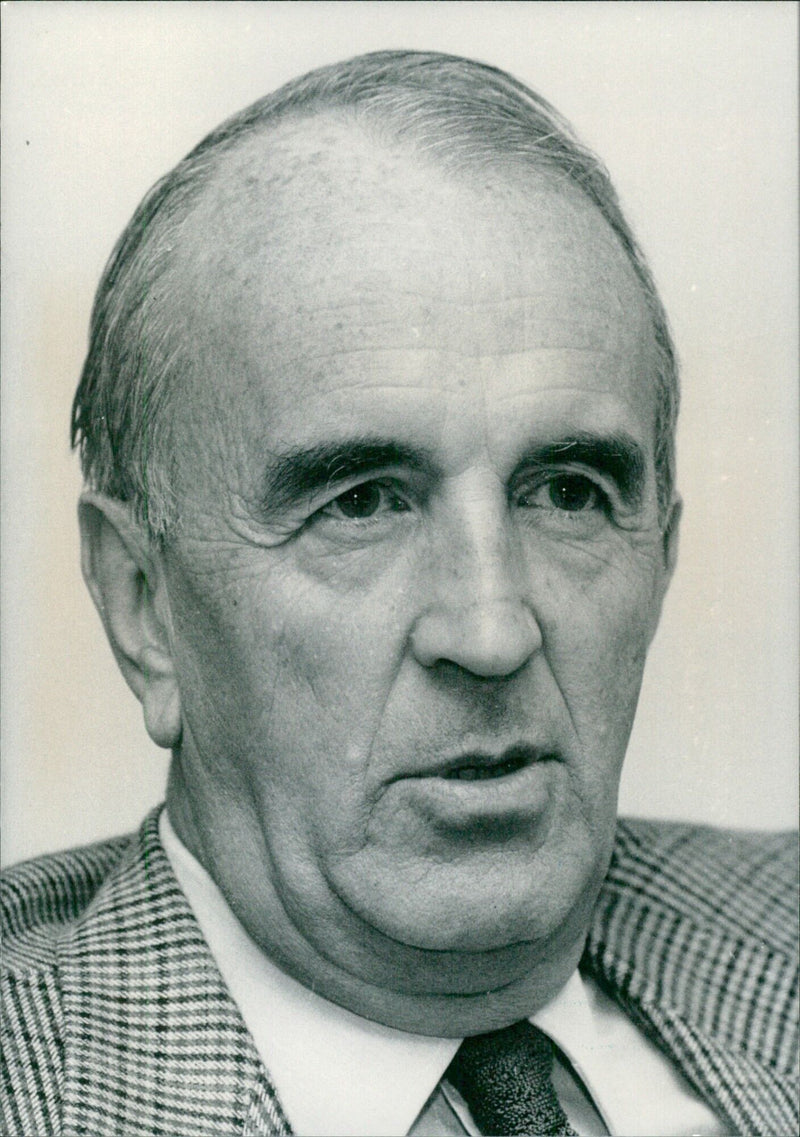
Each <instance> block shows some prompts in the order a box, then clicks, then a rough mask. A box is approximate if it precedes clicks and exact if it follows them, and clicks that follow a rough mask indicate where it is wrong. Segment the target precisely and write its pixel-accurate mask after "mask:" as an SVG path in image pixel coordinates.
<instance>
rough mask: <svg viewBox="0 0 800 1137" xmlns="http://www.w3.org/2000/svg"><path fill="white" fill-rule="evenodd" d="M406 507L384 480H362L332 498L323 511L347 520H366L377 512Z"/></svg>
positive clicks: (400, 509) (400, 510) (393, 510)
mask: <svg viewBox="0 0 800 1137" xmlns="http://www.w3.org/2000/svg"><path fill="white" fill-rule="evenodd" d="M406 508H407V506H406V504H405V502H403V500H402V499H401V498H399V497H398V496H397V494H396V493H393V492H392V488H391V486H389V485H387V484H386V483H385V482H374V481H373V482H362V483H361V484H360V485H357V486H353V488H352V489H349V490H346V491H345V492H344V493H342V494H339V496H338V497H337V498H334V499H333V501H331V502H330V503H329V504H328V505H326V506H325V508H324V509H323V510H322V512H323V513H325V514H327V515H328V516H333V517H345V518H347V519H348V520H349V521H367V520H368V519H369V518H370V517H374V516H375V514H376V513H379V512H390V513H399V512H402V511H404V510H405V509H406Z"/></svg>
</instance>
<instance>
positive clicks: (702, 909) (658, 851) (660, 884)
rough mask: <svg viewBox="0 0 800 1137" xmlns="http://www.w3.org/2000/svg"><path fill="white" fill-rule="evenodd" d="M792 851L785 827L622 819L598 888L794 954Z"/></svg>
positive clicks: (794, 841)
mask: <svg viewBox="0 0 800 1137" xmlns="http://www.w3.org/2000/svg"><path fill="white" fill-rule="evenodd" d="M798 849H799V846H798V835H797V834H796V833H792V832H788V833H749V832H741V831H737V830H727V829H715V828H712V827H710V826H699V825H688V824H682V823H676V822H656V821H638V820H637V821H633V820H624V821H620V823H619V825H618V829H617V839H616V843H615V848H614V855H613V857H612V861H611V865H610V868H609V872H608V877H607V880H606V885H605V889H604V891H605V895H606V897H608V898H611V899H612V901H613V900H614V899H618V898H619V897H620V896H621V895H622V894H623V893H625V894H629V893H631V892H633V893H635V895H636V899H637V903H638V905H639V906H640V907H647V908H650V909H658V910H659V911H661V912H663V913H664V914H665V916H666V915H668V914H670V913H671V914H673V915H674V916H675V917H680V918H682V919H685V920H689V921H691V922H693V923H695V924H700V925H703V924H709V925H710V926H713V928H714V929H715V930H716V932H717V933H718V934H725V933H727V934H728V935H730V936H732V937H734V938H738V939H751V938H752V939H755V940H758V941H760V942H761V943H762V944H763V945H764V947H765V948H768V949H769V950H771V951H774V952H778V953H786V954H788V955H794V954H795V953H796V949H797V908H798V866H799V865H800V858H799V856H798Z"/></svg>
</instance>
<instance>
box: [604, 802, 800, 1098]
mask: <svg viewBox="0 0 800 1137" xmlns="http://www.w3.org/2000/svg"><path fill="white" fill-rule="evenodd" d="M797 878H798V840H797V836H796V835H794V834H786V833H784V834H766V833H740V832H735V831H726V830H719V829H712V828H707V827H703V826H694V825H683V824H673V823H658V822H650V821H622V822H620V824H619V826H618V831H617V839H616V843H615V848H614V854H613V857H612V860H611V865H610V867H609V871H608V875H607V877H606V880H605V882H604V885H603V887H602V889H601V892H600V896H599V899H598V903H597V908H596V911H595V916H594V920H593V924H592V928H591V931H590V935H589V939H588V941H587V955H586V963H587V966H588V967H589V969H590V971H592V972H593V973H594V974H595V975H596V976H597V977H598V978H599V979H600V981H601V982H602V983H604V984H605V985H606V986H607V988H608V990H609V991H610V993H612V994H613V995H614V997H616V998H617V999H618V1001H620V1002H621V1003H622V1004H623V1005H625V1006H626V1007H628V1009H629V1010H631V1013H632V1014H634V1017H636V1016H638V1018H639V1020H641V1021H645V1022H646V1023H647V1024H648V1026H649V1027H651V1028H652V1027H653V1024H658V1023H663V1022H664V1021H666V1020H667V1019H669V1020H670V1021H672V1022H673V1023H675V1022H680V1023H681V1024H682V1025H681V1028H680V1029H681V1031H686V1030H688V1031H690V1032H694V1037H695V1038H697V1039H701V1040H703V1041H702V1045H703V1046H707V1045H708V1044H709V1042H711V1041H712V1040H713V1043H714V1045H719V1046H722V1047H724V1048H725V1049H726V1050H727V1052H728V1053H736V1054H740V1055H742V1054H747V1055H749V1056H750V1057H752V1058H753V1059H754V1060H755V1061H756V1062H757V1063H759V1064H760V1066H761V1067H763V1068H769V1069H770V1070H771V1071H773V1072H774V1073H775V1075H776V1076H778V1077H779V1078H786V1077H789V1076H791V1075H792V1073H793V1071H794V1069H795V1065H796V1062H797V1047H798V1037H797V1020H798V1008H797V971H798V960H797V948H798V943H797V941H798V879H797ZM697 1045H698V1046H699V1045H700V1043H699V1042H698V1043H697Z"/></svg>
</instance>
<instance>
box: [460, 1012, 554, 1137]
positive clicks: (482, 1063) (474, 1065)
mask: <svg viewBox="0 0 800 1137" xmlns="http://www.w3.org/2000/svg"><path fill="white" fill-rule="evenodd" d="M552 1074H553V1044H552V1042H551V1041H550V1039H549V1038H548V1037H547V1035H546V1034H544V1033H543V1032H542V1031H541V1030H539V1029H538V1028H537V1027H535V1026H531V1024H530V1023H529V1022H527V1021H523V1022H518V1023H514V1024H513V1025H512V1026H507V1027H506V1028H505V1029H504V1030H493V1031H492V1032H491V1033H490V1034H478V1035H476V1036H475V1037H474V1038H467V1039H465V1040H464V1041H463V1042H462V1044H461V1046H460V1047H459V1049H458V1052H457V1054H456V1056H455V1058H454V1059H453V1061H452V1062H451V1063H450V1065H449V1066H448V1068H447V1072H446V1075H445V1076H446V1077H447V1079H448V1081H450V1082H451V1083H452V1084H453V1085H454V1086H455V1088H456V1089H457V1090H458V1092H459V1093H460V1094H461V1096H462V1097H463V1099H464V1101H465V1102H466V1103H467V1105H468V1106H469V1111H470V1113H471V1114H472V1117H473V1119H474V1121H475V1123H476V1125H477V1126H478V1128H479V1129H480V1131H481V1133H484V1134H490V1135H491V1137H501V1135H505V1134H512V1133H518V1134H526V1135H535V1137H545V1135H547V1137H576V1134H575V1130H574V1129H573V1128H572V1127H571V1126H570V1124H569V1122H568V1121H567V1117H566V1114H565V1113H564V1111H563V1109H562V1108H561V1106H560V1105H559V1101H558V1098H557V1097H556V1092H555V1090H554V1089H553V1078H552Z"/></svg>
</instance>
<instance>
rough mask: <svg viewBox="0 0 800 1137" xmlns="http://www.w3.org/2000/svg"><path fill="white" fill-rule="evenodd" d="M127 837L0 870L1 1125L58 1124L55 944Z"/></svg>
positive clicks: (36, 1128) (49, 1128)
mask: <svg viewBox="0 0 800 1137" xmlns="http://www.w3.org/2000/svg"><path fill="white" fill-rule="evenodd" d="M130 844H131V838H130V837H120V838H116V839H114V840H110V841H104V842H100V843H98V844H95V845H90V846H88V847H86V848H82V849H72V850H69V851H67V852H64V853H56V854H51V855H48V856H44V857H39V858H37V859H36V860H32V861H26V862H24V863H22V864H19V865H15V866H13V867H11V868H9V869H7V870H6V871H5V872H3V873H2V874H0V928H2V937H3V961H2V963H3V966H2V974H0V999H1V1000H2V1024H1V1026H0V1038H2V1047H0V1049H2V1052H3V1055H4V1063H3V1068H4V1076H3V1081H2V1095H0V1097H1V1098H2V1102H1V1104H2V1110H1V1111H0V1116H2V1119H3V1123H4V1128H3V1132H6V1133H9V1134H24V1133H34V1132H37V1133H45V1132H47V1133H55V1132H57V1131H58V1128H57V1126H58V1121H57V1119H58V1117H59V1114H60V1087H61V1082H62V1070H61V1067H62V1053H63V1013H62V991H61V980H60V975H59V964H58V960H59V944H60V942H61V941H62V939H63V937H64V936H66V935H68V934H69V933H70V932H71V930H72V929H73V928H74V926H75V925H76V924H77V923H78V922H79V921H80V920H81V918H82V916H83V914H84V912H85V911H86V909H87V908H88V907H89V905H90V904H91V902H92V899H93V898H94V896H95V895H96V893H97V892H98V890H99V889H100V888H101V887H102V885H103V883H104V881H105V880H106V879H107V877H108V875H109V874H110V873H111V872H112V871H113V869H114V868H115V866H116V865H117V864H118V862H119V861H120V859H121V858H122V857H123V856H124V854H125V852H126V850H127V849H128V848H129V846H130Z"/></svg>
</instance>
